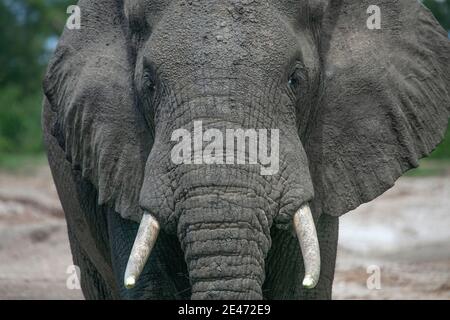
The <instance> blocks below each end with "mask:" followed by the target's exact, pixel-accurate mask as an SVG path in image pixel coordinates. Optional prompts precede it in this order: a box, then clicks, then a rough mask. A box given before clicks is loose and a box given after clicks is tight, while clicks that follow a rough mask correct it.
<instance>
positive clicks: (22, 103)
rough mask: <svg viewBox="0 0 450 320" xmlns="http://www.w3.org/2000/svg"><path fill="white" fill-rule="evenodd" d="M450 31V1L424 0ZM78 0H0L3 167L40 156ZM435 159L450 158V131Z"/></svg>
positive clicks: (0, 147) (0, 161)
mask: <svg viewBox="0 0 450 320" xmlns="http://www.w3.org/2000/svg"><path fill="white" fill-rule="evenodd" d="M423 2H424V4H425V5H426V6H427V7H429V8H430V9H431V10H432V11H433V13H434V15H435V16H436V17H437V19H438V20H439V21H440V23H441V24H442V25H443V26H444V28H446V29H447V30H450V0H424V1H423ZM71 4H76V0H0V31H1V32H0V167H4V168H5V167H7V168H12V167H14V166H21V165H23V164H24V163H25V162H27V160H25V159H27V157H28V158H32V159H33V158H34V159H41V158H42V153H43V144H42V138H41V129H40V113H41V102H42V92H41V81H42V77H43V74H44V72H45V68H46V65H47V62H48V59H49V57H50V55H51V52H52V51H53V50H54V48H55V45H56V42H57V37H58V36H59V34H60V33H61V31H62V29H63V27H64V24H65V22H66V19H67V17H68V14H67V13H66V9H67V7H68V6H69V5H71ZM431 158H432V159H450V131H448V132H447V137H446V139H445V141H444V142H443V143H442V144H441V145H440V146H439V147H438V148H437V150H436V151H435V152H434V153H433V155H432V157H431Z"/></svg>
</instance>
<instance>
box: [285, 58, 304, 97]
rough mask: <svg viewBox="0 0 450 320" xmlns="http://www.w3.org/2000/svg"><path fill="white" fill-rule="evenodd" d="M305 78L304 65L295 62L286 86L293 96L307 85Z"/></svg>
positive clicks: (298, 93)
mask: <svg viewBox="0 0 450 320" xmlns="http://www.w3.org/2000/svg"><path fill="white" fill-rule="evenodd" d="M307 78H308V77H307V71H306V68H305V66H304V65H303V64H301V63H297V65H296V66H295V68H294V70H293V71H292V72H291V74H290V75H289V79H288V86H289V89H290V91H291V93H292V94H294V95H295V96H298V95H300V94H301V93H302V88H304V87H306V85H307Z"/></svg>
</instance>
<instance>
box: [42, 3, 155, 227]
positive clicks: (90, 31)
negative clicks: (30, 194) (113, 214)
mask: <svg viewBox="0 0 450 320" xmlns="http://www.w3.org/2000/svg"><path fill="white" fill-rule="evenodd" d="M79 7H80V9H81V28H80V29H78V30H76V29H74V30H69V29H66V30H65V31H64V33H63V35H62V37H61V39H60V42H59V44H58V48H57V50H56V53H55V55H54V57H53V58H52V60H51V62H50V65H49V68H48V71H47V74H46V77H45V80H44V92H45V96H46V98H47V99H46V106H45V107H46V108H47V110H48V111H49V112H51V113H52V114H53V116H52V119H53V120H52V122H53V123H52V124H51V125H52V128H51V131H50V132H51V133H52V135H53V136H54V137H55V138H56V139H57V141H58V142H59V145H60V147H61V148H62V149H63V150H64V151H65V154H66V157H67V160H68V161H69V162H71V164H72V168H73V169H74V170H79V171H81V173H82V176H83V178H85V179H87V180H88V181H90V182H91V183H92V184H93V185H94V186H95V187H96V188H97V190H98V202H99V204H100V205H103V204H108V205H110V206H111V207H112V208H114V209H115V210H116V211H117V212H119V213H120V214H121V215H122V217H125V218H131V219H133V220H139V218H140V216H141V214H142V212H141V209H140V208H139V201H138V200H139V192H140V188H141V184H142V179H143V172H144V167H145V162H146V159H147V156H148V154H149V152H150V149H151V146H152V144H153V141H152V136H151V133H150V131H149V129H148V126H147V125H146V123H145V121H144V118H143V117H142V115H141V114H140V113H139V110H138V108H137V106H136V98H135V97H136V95H135V93H134V88H133V81H132V79H133V75H134V70H133V62H132V61H131V59H130V50H129V45H128V41H127V35H126V32H125V31H124V30H125V29H126V27H124V17H123V3H122V1H115V0H96V1H91V0H82V1H80V2H79Z"/></svg>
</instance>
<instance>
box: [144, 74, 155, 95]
mask: <svg viewBox="0 0 450 320" xmlns="http://www.w3.org/2000/svg"><path fill="white" fill-rule="evenodd" d="M144 88H145V90H146V91H147V92H146V93H147V94H148V95H153V94H154V93H155V92H156V79H155V77H154V76H153V75H152V73H151V72H148V71H147V72H145V73H144Z"/></svg>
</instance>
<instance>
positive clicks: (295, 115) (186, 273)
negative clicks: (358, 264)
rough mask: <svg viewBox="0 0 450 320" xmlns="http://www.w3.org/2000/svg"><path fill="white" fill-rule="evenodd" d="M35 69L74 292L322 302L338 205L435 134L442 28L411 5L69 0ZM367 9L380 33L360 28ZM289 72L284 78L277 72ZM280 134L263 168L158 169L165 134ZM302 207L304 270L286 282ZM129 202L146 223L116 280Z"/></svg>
mask: <svg viewBox="0 0 450 320" xmlns="http://www.w3.org/2000/svg"><path fill="white" fill-rule="evenodd" d="M79 5H80V6H81V13H82V16H81V17H82V25H81V29H80V30H65V32H64V34H63V36H62V38H61V41H60V43H59V46H58V49H57V51H56V53H55V56H54V57H53V59H52V61H51V63H50V66H49V69H48V73H47V76H46V78H45V81H44V91H45V101H44V112H43V127H44V131H45V141H46V145H47V149H48V157H49V162H50V165H51V168H52V172H53V176H54V180H55V183H56V186H57V189H58V193H59V196H60V198H61V202H62V205H63V208H64V211H65V213H66V217H67V222H68V228H69V236H70V243H71V249H72V253H73V258H74V261H75V263H76V264H77V265H79V266H80V268H81V285H82V288H83V293H84V295H85V297H86V298H89V299H101V298H151V299H178V298H184V299H189V298H193V299H261V298H268V299H313V298H315V299H329V298H331V286H332V282H333V276H334V265H335V258H336V246H337V238H338V217H339V216H340V215H342V214H344V213H346V212H348V211H349V210H351V209H353V208H355V207H357V206H358V205H360V204H362V203H364V202H367V201H370V200H372V199H374V198H375V197H377V196H378V195H380V194H381V193H383V192H384V191H386V190H387V189H388V188H390V187H391V186H392V185H393V184H394V182H395V180H396V179H397V178H398V177H399V176H400V175H401V174H402V173H403V172H405V171H407V170H408V169H410V168H413V167H416V166H417V165H418V160H419V159H420V158H421V157H423V156H426V155H428V154H429V153H430V152H431V151H432V150H433V149H434V148H435V146H436V145H437V144H438V143H439V142H440V141H441V139H442V136H443V134H444V132H445V128H446V126H447V121H448V116H449V111H450V110H449V105H450V92H449V90H450V89H449V88H450V78H449V77H450V68H449V63H448V61H450V46H449V42H448V40H447V37H446V33H445V32H444V31H443V30H442V29H441V28H440V27H439V26H438V24H437V23H436V21H435V20H434V18H433V17H432V16H431V14H430V13H429V12H428V11H427V10H426V9H425V8H423V7H422V6H421V5H420V4H419V3H417V2H416V1H414V0H399V1H393V0H384V1H382V0H370V1H350V0H348V1H347V0H339V1H329V2H328V1H319V0H317V1H314V0H309V1H307V0H277V1H269V0H253V1H248V0H220V1H219V0H208V1H206V0H191V1H184V0H172V1H169V0H156V1H149V0H136V1H123V2H122V1H114V0H99V1H87V0H86V1H83V0H82V1H80V3H79ZM369 5H378V6H379V7H380V8H381V13H382V29H381V30H369V29H368V28H367V27H366V20H367V18H368V17H369V15H368V14H367V12H366V10H367V8H368V7H369ZM289 80H291V81H289ZM200 119H201V120H203V124H204V127H205V129H207V128H218V129H221V130H225V129H233V128H255V129H262V128H265V129H273V128H277V129H279V130H280V171H279V173H278V174H276V175H273V176H262V175H260V174H259V168H258V167H257V166H254V165H253V166H252V165H174V164H173V163H172V162H171V160H170V150H171V148H172V147H173V145H174V142H171V141H170V138H171V133H172V132H173V130H175V129H178V128H187V129H192V125H193V122H194V121H195V120H200ZM307 202H310V204H311V208H312V211H313V215H314V219H315V223H316V228H317V233H318V237H319V243H320V249H321V260H322V268H321V276H320V281H319V283H318V285H317V287H316V288H315V289H313V290H306V289H304V288H302V286H301V281H302V279H303V275H304V269H303V261H302V255H301V252H300V249H299V245H298V242H297V239H296V238H295V236H294V235H293V232H292V225H291V222H292V217H293V215H294V213H295V211H296V210H298V208H300V206H301V205H302V204H304V203H307ZM144 210H146V211H148V212H150V213H152V214H153V215H154V216H155V217H156V218H157V220H158V221H159V223H160V224H161V233H160V236H159V238H158V241H157V243H156V246H155V248H154V250H153V252H152V254H151V256H150V259H149V261H148V263H147V265H146V267H145V269H144V272H143V274H142V276H141V277H140V279H139V281H138V283H137V286H136V288H134V289H132V290H126V289H125V288H124V287H123V275H124V271H125V266H126V263H127V259H128V256H129V254H130V250H131V247H132V244H133V241H134V238H135V236H136V232H137V227H138V223H137V222H139V221H140V217H141V216H142V213H143V212H144Z"/></svg>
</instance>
